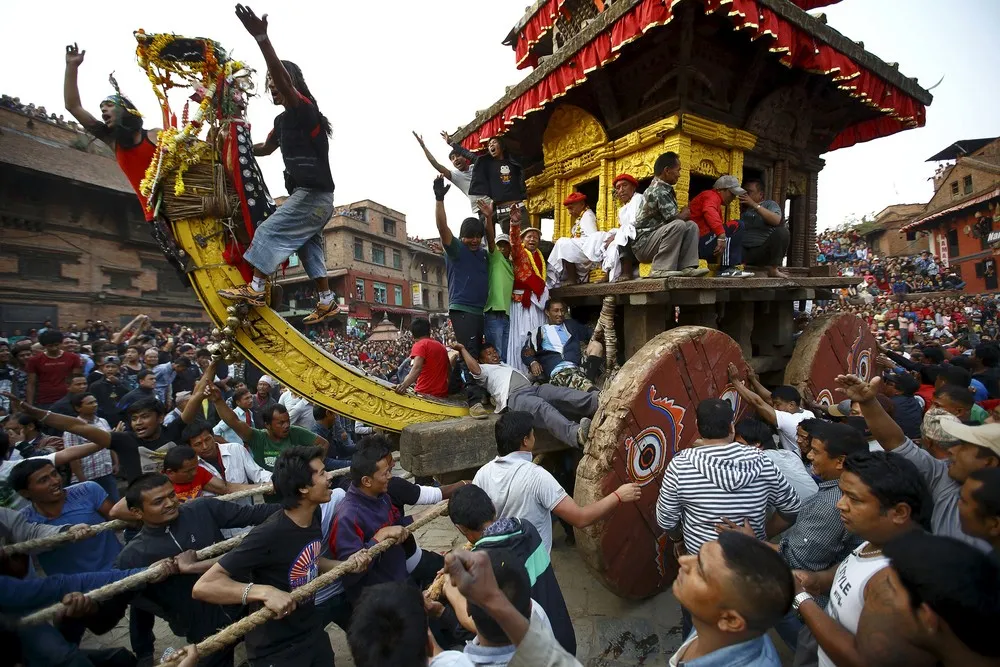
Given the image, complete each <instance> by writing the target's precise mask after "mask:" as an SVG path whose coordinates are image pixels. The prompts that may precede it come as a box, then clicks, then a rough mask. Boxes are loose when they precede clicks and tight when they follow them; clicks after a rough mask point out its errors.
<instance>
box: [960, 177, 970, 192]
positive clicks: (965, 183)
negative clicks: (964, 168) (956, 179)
mask: <svg viewBox="0 0 1000 667" xmlns="http://www.w3.org/2000/svg"><path fill="white" fill-rule="evenodd" d="M962 194H966V195H968V194H972V176H965V177H963V178H962Z"/></svg>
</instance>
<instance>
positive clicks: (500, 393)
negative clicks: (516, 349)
mask: <svg viewBox="0 0 1000 667" xmlns="http://www.w3.org/2000/svg"><path fill="white" fill-rule="evenodd" d="M514 373H517V374H518V375H520V376H521V378H520V384H521V385H523V386H525V387H527V386H530V385H531V382H530V381H529V380H528V378H526V377H524V374H523V373H521V372H520V371H518V370H516V369H514V368H512V367H511V366H508V365H507V364H503V363H500V364H479V375H475V374H473V375H472V377H473V378H474V379H475V380H476V382H478V383H480V384H482V385H484V386H485V387H486V391H487V392H489V394H490V397H491V398H492V399H493V402H494V403H495V404H496V406H497V409H496V412H497V413H500V412H503V409H504V408H506V407H507V398H508V397H509V396H510V383H511V380H512V379H513V376H514ZM521 518H523V517H521Z"/></svg>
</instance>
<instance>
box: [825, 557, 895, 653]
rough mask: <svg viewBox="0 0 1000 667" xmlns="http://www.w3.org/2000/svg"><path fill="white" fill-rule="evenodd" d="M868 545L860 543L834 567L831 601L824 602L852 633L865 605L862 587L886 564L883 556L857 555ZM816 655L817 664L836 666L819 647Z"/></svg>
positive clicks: (837, 619) (828, 610) (839, 621)
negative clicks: (835, 569) (835, 568)
mask: <svg viewBox="0 0 1000 667" xmlns="http://www.w3.org/2000/svg"><path fill="white" fill-rule="evenodd" d="M867 546H868V542H862V543H861V545H860V546H859V547H858V548H857V549H855V550H854V551H852V552H851V554H850V555H849V556H848V557H847V558H845V559H844V560H843V561H842V562H841V563H840V565H839V566H838V567H837V573H836V574H835V575H834V576H833V586H831V587H830V602H828V603H827V605H826V613H827V614H829V615H830V617H831V618H833V620H835V621H837V622H838V623H840V624H841V625H842V626H844V629H845V630H847V631H848V632H850V633H851V634H852V635H854V634H857V633H858V621H860V620H861V610H862V609H864V606H865V586H867V585H868V580H869V579H871V578H872V577H873V576H874V575H875V574H876V573H877V572H878V571H879V570H881V569H882V568H885V567H888V566H889V559H888V558H886V557H885V556H882V555H878V556H869V557H863V556H860V555H859V554H861V552H862V551H863V550H864V549H865V548H866V547H867ZM817 657H818V658H819V667H835V665H834V662H833V660H831V659H830V656H828V655H827V654H826V652H825V651H823V647H822V646H821V647H820V649H819V652H818V654H817Z"/></svg>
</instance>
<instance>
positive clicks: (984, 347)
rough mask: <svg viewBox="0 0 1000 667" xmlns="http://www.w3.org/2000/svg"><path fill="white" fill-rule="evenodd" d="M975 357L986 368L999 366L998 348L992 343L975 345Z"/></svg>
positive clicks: (999, 351)
mask: <svg viewBox="0 0 1000 667" xmlns="http://www.w3.org/2000/svg"><path fill="white" fill-rule="evenodd" d="M976 359H979V361H980V362H981V363H982V364H983V366H985V367H986V368H994V367H996V366H1000V349H998V348H997V346H996V345H995V344H994V343H980V344H979V345H977V346H976Z"/></svg>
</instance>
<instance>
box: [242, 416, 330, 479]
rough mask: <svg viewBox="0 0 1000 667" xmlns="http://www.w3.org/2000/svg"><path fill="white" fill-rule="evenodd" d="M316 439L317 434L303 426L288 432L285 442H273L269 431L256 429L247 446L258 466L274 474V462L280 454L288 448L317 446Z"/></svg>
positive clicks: (295, 427)
mask: <svg viewBox="0 0 1000 667" xmlns="http://www.w3.org/2000/svg"><path fill="white" fill-rule="evenodd" d="M316 438H317V436H316V434H315V433H313V432H312V431H310V430H309V429H307V428H302V427H301V426H292V427H291V428H290V429H289V430H288V437H287V438H285V439H284V440H272V439H271V436H270V435H268V433H267V431H265V430H264V429H262V428H255V429H253V433H252V434H251V435H250V439H249V440H248V441H246V444H247V447H248V448H249V449H250V454H251V455H252V456H253V460H254V461H256V462H257V465H259V466H260V467H261V468H264V469H265V470H267V471H268V472H274V462H275V461H277V460H278V454H280V453H281V452H282V451H283V450H285V449H287V448H288V447H311V446H312V445H313V444H315V442H316Z"/></svg>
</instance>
